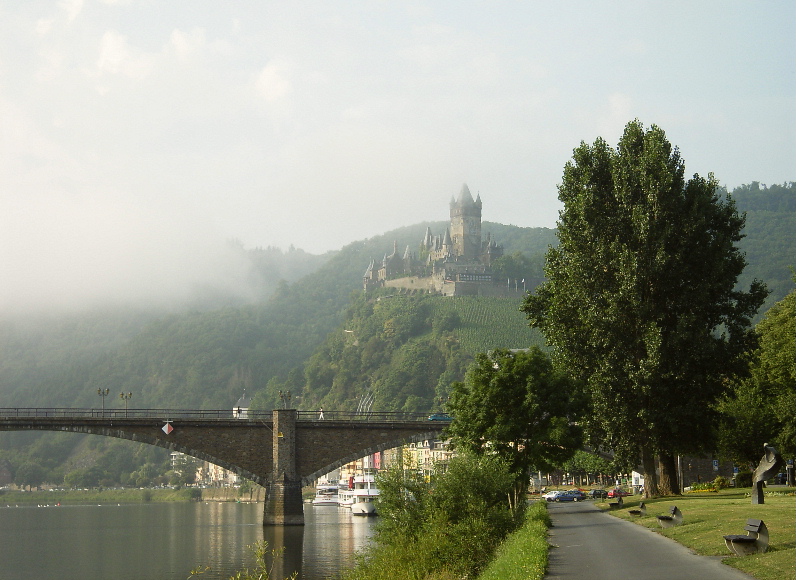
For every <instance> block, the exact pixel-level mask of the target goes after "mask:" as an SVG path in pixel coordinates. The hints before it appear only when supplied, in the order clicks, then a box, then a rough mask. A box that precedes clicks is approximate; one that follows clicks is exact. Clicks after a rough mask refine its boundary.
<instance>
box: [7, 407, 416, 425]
mask: <svg viewBox="0 0 796 580" xmlns="http://www.w3.org/2000/svg"><path fill="white" fill-rule="evenodd" d="M296 413H297V419H298V420H299V421H373V422H390V421H426V420H428V419H429V417H430V415H429V414H428V413H404V412H400V411H397V412H396V411H389V412H380V411H368V412H348V411H323V412H321V411H297V412H296ZM12 417H16V418H65V419H85V418H96V419H158V420H171V419H189V420H190V419H201V420H205V421H207V420H214V419H215V420H224V421H228V420H230V419H239V420H244V421H245V420H249V421H271V420H272V419H273V413H272V412H271V411H254V410H251V409H248V410H246V411H242V412H240V413H238V412H236V411H232V410H230V409H216V410H212V409H210V410H208V409H199V410H197V409H79V408H71V407H6V408H2V407H0V418H12Z"/></svg>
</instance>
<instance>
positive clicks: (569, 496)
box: [555, 489, 586, 501]
mask: <svg viewBox="0 0 796 580" xmlns="http://www.w3.org/2000/svg"><path fill="white" fill-rule="evenodd" d="M584 499H586V494H585V493H583V492H582V491H581V490H579V489H568V490H567V491H565V492H563V493H561V494H559V495H558V496H557V497H556V499H555V500H556V501H582V500H584Z"/></svg>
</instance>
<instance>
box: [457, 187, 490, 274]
mask: <svg viewBox="0 0 796 580" xmlns="http://www.w3.org/2000/svg"><path fill="white" fill-rule="evenodd" d="M481 206H482V204H481V195H480V194H479V195H478V199H477V200H476V201H473V196H472V194H471V193H470V188H469V187H467V184H466V183H465V184H464V185H462V190H461V192H460V193H459V200H458V201H456V200H452V201H451V228H450V229H451V238H452V242H453V253H454V254H455V255H456V256H457V257H460V258H462V259H464V260H477V259H478V257H479V255H480V254H481Z"/></svg>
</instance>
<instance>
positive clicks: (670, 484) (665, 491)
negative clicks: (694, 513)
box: [658, 453, 680, 495]
mask: <svg viewBox="0 0 796 580" xmlns="http://www.w3.org/2000/svg"><path fill="white" fill-rule="evenodd" d="M660 466H661V480H660V485H659V487H658V489H659V491H660V493H661V495H680V483H679V481H678V479H677V463H676V461H675V458H674V455H672V454H671V453H661V454H660Z"/></svg>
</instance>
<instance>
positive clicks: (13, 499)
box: [0, 486, 265, 505]
mask: <svg viewBox="0 0 796 580" xmlns="http://www.w3.org/2000/svg"><path fill="white" fill-rule="evenodd" d="M181 501H219V502H252V503H257V502H260V503H261V502H263V501H265V488H263V487H260V486H252V488H251V489H248V490H243V491H241V490H240V489H239V488H236V487H219V488H198V487H184V488H181V489H161V488H153V489H150V488H144V489H139V488H132V489H129V488H128V489H118V488H117V489H74V490H56V489H53V490H41V491H35V490H34V491H22V490H8V489H4V490H0V505H57V504H64V505H68V504H87V503H93V504H106V503H142V502H181Z"/></svg>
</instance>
